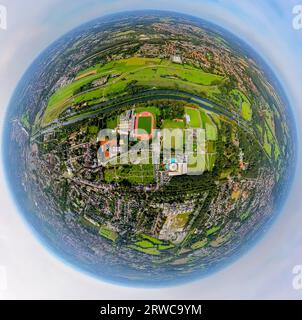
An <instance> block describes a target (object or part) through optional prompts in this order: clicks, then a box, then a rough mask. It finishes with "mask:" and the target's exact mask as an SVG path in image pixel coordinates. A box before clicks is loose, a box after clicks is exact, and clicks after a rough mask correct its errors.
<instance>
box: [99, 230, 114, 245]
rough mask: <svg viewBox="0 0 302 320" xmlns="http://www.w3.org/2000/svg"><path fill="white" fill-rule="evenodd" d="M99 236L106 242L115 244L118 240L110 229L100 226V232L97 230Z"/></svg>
mask: <svg viewBox="0 0 302 320" xmlns="http://www.w3.org/2000/svg"><path fill="white" fill-rule="evenodd" d="M99 234H100V235H101V236H102V237H104V238H106V239H108V240H111V241H113V242H115V241H116V240H117V238H118V234H117V233H116V232H115V231H113V230H111V229H110V228H108V227H107V226H101V228H100V230H99Z"/></svg>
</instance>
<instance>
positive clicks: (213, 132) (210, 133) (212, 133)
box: [206, 123, 217, 141]
mask: <svg viewBox="0 0 302 320" xmlns="http://www.w3.org/2000/svg"><path fill="white" fill-rule="evenodd" d="M206 137H207V140H211V141H216V140H217V128H216V126H215V125H214V124H211V123H206Z"/></svg>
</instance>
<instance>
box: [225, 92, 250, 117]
mask: <svg viewBox="0 0 302 320" xmlns="http://www.w3.org/2000/svg"><path fill="white" fill-rule="evenodd" d="M230 96H231V99H232V102H233V104H234V105H235V107H237V108H239V111H240V112H241V116H242V118H243V119H244V120H246V121H251V120H252V116H253V111H252V106H251V103H250V101H249V100H248V98H247V97H246V95H245V94H244V93H243V92H241V91H240V90H237V89H234V90H232V91H231V93H230Z"/></svg>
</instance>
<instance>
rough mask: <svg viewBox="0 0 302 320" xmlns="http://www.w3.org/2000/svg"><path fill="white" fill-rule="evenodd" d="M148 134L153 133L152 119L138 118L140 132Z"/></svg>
mask: <svg viewBox="0 0 302 320" xmlns="http://www.w3.org/2000/svg"><path fill="white" fill-rule="evenodd" d="M141 130H142V132H147V133H148V134H150V133H151V132H152V118H151V117H149V116H148V117H144V116H141V117H139V118H138V132H139V133H140V132H141Z"/></svg>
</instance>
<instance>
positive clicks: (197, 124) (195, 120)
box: [185, 107, 202, 128]
mask: <svg viewBox="0 0 302 320" xmlns="http://www.w3.org/2000/svg"><path fill="white" fill-rule="evenodd" d="M185 112H186V114H187V115H188V116H189V117H190V121H189V123H187V125H188V127H190V128H202V121H201V115H200V111H199V110H198V109H194V108H189V107H188V108H185Z"/></svg>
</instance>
